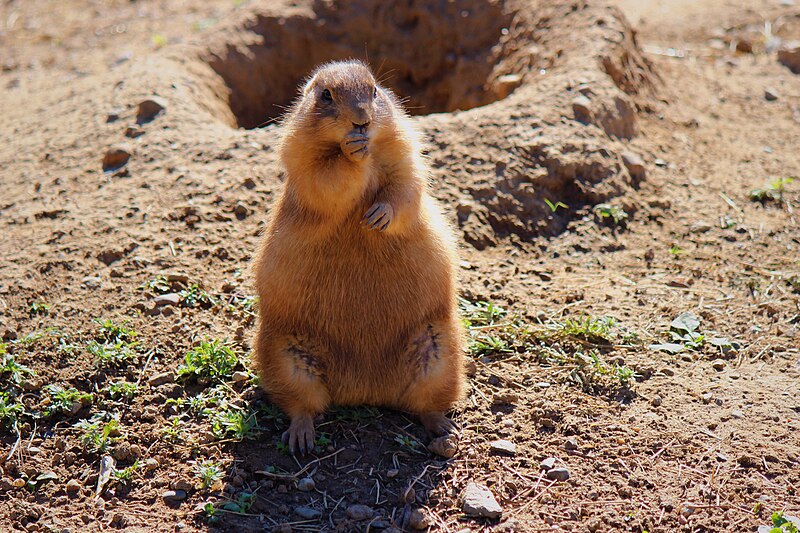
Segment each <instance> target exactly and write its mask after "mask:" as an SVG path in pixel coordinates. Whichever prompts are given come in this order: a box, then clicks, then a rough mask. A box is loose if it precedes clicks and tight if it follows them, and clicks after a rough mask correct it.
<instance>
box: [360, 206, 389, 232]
mask: <svg viewBox="0 0 800 533" xmlns="http://www.w3.org/2000/svg"><path fill="white" fill-rule="evenodd" d="M393 218H394V209H392V206H391V205H390V204H389V203H388V202H375V203H374V204H372V205H371V206H370V208H369V209H367V212H366V214H364V218H362V219H361V223H362V224H364V225H365V226H367V228H369V229H375V230H378V231H386V228H388V227H389V224H391V223H392V219H393Z"/></svg>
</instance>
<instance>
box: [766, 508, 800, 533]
mask: <svg viewBox="0 0 800 533" xmlns="http://www.w3.org/2000/svg"><path fill="white" fill-rule="evenodd" d="M769 533H800V530H798V528H797V526H796V525H794V524H793V523H792V522H790V521H789V520H788V519H787V518H786V517H785V516H783V512H782V511H776V512H774V513H772V529H770V530H769Z"/></svg>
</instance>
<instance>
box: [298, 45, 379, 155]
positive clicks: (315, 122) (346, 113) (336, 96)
mask: <svg viewBox="0 0 800 533" xmlns="http://www.w3.org/2000/svg"><path fill="white" fill-rule="evenodd" d="M392 98H394V96H393V95H392V94H391V92H390V91H389V90H388V89H385V88H383V87H381V86H380V85H379V84H378V82H377V81H376V80H375V76H374V75H373V74H372V72H371V71H370V69H369V67H367V66H366V65H365V64H364V63H362V62H361V61H355V60H351V61H334V62H331V63H326V64H324V65H321V66H320V67H318V68H317V69H316V70H315V71H314V72H313V73H312V75H311V77H310V78H309V80H308V82H306V84H305V85H304V86H303V89H302V94H301V97H300V100H299V102H298V104H297V108H296V110H295V113H296V116H299V117H300V118H301V120H302V125H300V127H301V128H303V129H309V128H310V129H311V130H313V134H314V136H315V138H316V139H317V140H318V141H322V142H326V143H330V144H332V145H333V144H335V145H336V146H338V145H339V143H341V142H342V140H343V139H344V138H345V137H346V136H347V135H349V134H353V133H354V132H357V133H361V134H364V135H366V136H367V137H369V138H374V137H375V136H376V135H377V134H378V133H380V132H381V131H382V130H383V129H385V128H386V127H387V126H389V125H391V121H392V100H391V99H392Z"/></svg>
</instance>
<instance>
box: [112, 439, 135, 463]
mask: <svg viewBox="0 0 800 533" xmlns="http://www.w3.org/2000/svg"><path fill="white" fill-rule="evenodd" d="M130 456H131V445H130V444H129V443H128V442H127V441H124V440H123V441H121V442H119V443H117V445H116V446H114V459H116V460H117V461H125V460H127V459H128V458H129V457H130Z"/></svg>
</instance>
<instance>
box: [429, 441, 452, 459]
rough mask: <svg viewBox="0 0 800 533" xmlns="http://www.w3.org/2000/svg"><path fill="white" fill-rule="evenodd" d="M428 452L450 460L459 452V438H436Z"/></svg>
mask: <svg viewBox="0 0 800 533" xmlns="http://www.w3.org/2000/svg"><path fill="white" fill-rule="evenodd" d="M428 450H429V451H431V452H433V453H435V454H436V455H439V456H441V457H444V458H446V459H450V458H451V457H453V456H454V455H455V454H456V451H457V450H458V437H456V436H455V435H445V436H444V437H438V438H435V439H433V440H432V441H431V443H430V444H428Z"/></svg>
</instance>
